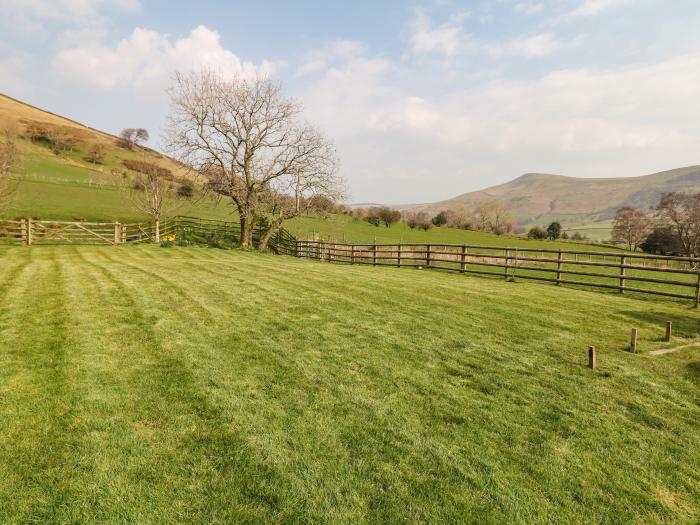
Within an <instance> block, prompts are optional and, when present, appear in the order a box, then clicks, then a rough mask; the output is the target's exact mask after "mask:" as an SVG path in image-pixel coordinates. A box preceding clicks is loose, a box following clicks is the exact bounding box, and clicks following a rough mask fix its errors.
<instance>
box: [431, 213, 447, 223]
mask: <svg viewBox="0 0 700 525" xmlns="http://www.w3.org/2000/svg"><path fill="white" fill-rule="evenodd" d="M431 222H432V223H433V224H434V225H435V226H438V227H440V226H444V225H445V224H447V212H446V211H441V212H440V213H438V214H437V215H436V216H435V217H433V218H432V219H431Z"/></svg>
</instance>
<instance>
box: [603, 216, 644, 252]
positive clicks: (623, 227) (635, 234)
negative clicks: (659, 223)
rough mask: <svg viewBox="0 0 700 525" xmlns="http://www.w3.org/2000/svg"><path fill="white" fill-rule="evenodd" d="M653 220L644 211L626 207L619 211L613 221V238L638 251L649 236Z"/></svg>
mask: <svg viewBox="0 0 700 525" xmlns="http://www.w3.org/2000/svg"><path fill="white" fill-rule="evenodd" d="M650 228H651V220H650V219H649V217H648V216H647V214H646V213H644V212H643V211H642V210H640V209H638V208H632V207H630V206H625V207H624V208H620V209H619V210H617V213H616V214H615V218H614V219H613V229H612V238H613V241H615V242H620V243H624V244H626V245H627V248H628V249H629V250H632V251H636V250H637V248H638V247H639V245H640V244H641V243H642V242H643V241H644V239H646V237H647V235H649V230H650Z"/></svg>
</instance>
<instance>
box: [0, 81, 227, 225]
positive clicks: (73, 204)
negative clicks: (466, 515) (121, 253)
mask: <svg viewBox="0 0 700 525" xmlns="http://www.w3.org/2000/svg"><path fill="white" fill-rule="evenodd" d="M37 123H39V124H41V125H43V126H50V127H53V128H52V129H59V130H61V132H62V133H64V134H67V135H69V136H71V137H72V139H73V140H74V141H75V144H74V145H73V147H72V148H71V149H68V150H65V151H63V150H62V151H59V153H58V154H56V153H54V151H52V148H51V147H50V145H49V144H47V143H46V142H45V141H38V142H32V141H31V140H29V139H28V137H27V129H28V128H29V127H30V126H31V125H36V124H37ZM0 130H10V131H11V132H12V133H13V134H14V135H15V136H16V137H17V143H18V146H19V149H20V152H21V163H20V164H19V165H18V166H17V167H16V168H15V170H14V172H13V174H12V175H13V177H14V178H16V179H17V180H18V183H19V186H18V190H17V193H16V194H15V195H14V198H13V200H12V201H11V202H10V204H9V207H7V208H5V209H2V210H0V218H12V217H26V216H30V217H40V218H45V219H56V220H59V219H66V220H72V219H74V218H84V219H86V220H95V221H101V220H104V221H111V220H114V219H119V220H122V221H138V220H143V219H144V218H145V217H144V215H143V214H141V213H139V212H137V211H136V210H135V209H134V208H133V206H132V205H131V203H130V201H129V200H128V198H127V193H126V192H125V191H124V190H123V187H124V186H125V185H126V186H128V177H129V174H130V172H129V170H128V169H127V168H126V167H125V166H124V164H123V161H125V160H145V161H147V162H151V163H153V164H156V165H158V166H161V167H163V168H166V169H169V170H170V171H171V172H172V173H173V175H174V176H175V177H176V178H178V177H186V176H187V173H186V172H185V170H183V169H182V167H181V166H180V165H179V164H177V163H176V162H174V161H173V160H171V159H169V158H168V157H166V156H163V155H161V154H159V153H157V152H155V151H153V150H149V149H147V148H137V149H136V150H135V151H129V150H127V149H125V148H122V147H120V146H119V144H118V140H117V138H116V137H113V136H111V135H108V134H105V133H102V132H100V131H97V130H94V129H92V128H88V127H86V126H84V125H82V124H79V123H77V122H74V121H71V120H68V119H65V118H63V117H59V116H57V115H54V114H51V113H48V112H45V111H43V110H40V109H37V108H34V107H32V106H28V105H26V104H23V103H21V102H19V101H16V100H14V99H11V98H8V97H5V96H3V95H0ZM94 144H101V145H102V146H104V148H105V153H106V157H105V159H104V161H103V162H101V163H99V164H94V163H91V162H88V161H87V160H86V157H87V153H88V150H89V149H90V147H91V146H93V145H94ZM124 177H127V182H125V181H124ZM178 212H179V213H183V214H197V215H199V216H202V217H211V218H229V217H230V215H231V214H230V209H229V208H228V207H224V206H221V207H217V206H215V203H214V202H213V201H212V200H211V199H204V200H201V201H199V199H198V196H195V198H193V199H191V200H189V201H185V202H183V205H182V207H181V208H180V209H179V210H178Z"/></svg>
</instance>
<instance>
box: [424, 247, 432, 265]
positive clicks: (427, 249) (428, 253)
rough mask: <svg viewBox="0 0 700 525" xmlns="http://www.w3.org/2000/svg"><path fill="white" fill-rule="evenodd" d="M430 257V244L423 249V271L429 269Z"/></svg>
mask: <svg viewBox="0 0 700 525" xmlns="http://www.w3.org/2000/svg"><path fill="white" fill-rule="evenodd" d="M430 263H431V257H430V244H428V246H426V248H425V269H426V270H429V269H430Z"/></svg>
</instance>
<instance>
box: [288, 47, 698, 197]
mask: <svg viewBox="0 0 700 525" xmlns="http://www.w3.org/2000/svg"><path fill="white" fill-rule="evenodd" d="M372 64H374V65H373V66H372ZM422 74H425V72H423V73H422ZM410 75H411V73H410V69H407V68H406V65H405V63H403V64H402V65H401V66H395V65H392V64H391V63H386V62H384V61H381V60H380V61H379V62H378V63H375V62H374V61H373V60H372V59H369V58H357V57H355V58H353V59H351V60H350V61H348V62H347V63H346V64H345V65H344V66H343V67H333V68H330V69H329V70H327V71H326V72H325V74H324V75H323V76H322V78H321V79H320V81H319V82H317V83H314V84H313V85H312V86H310V88H309V89H307V90H306V91H305V92H304V94H303V95H302V97H301V98H302V99H303V101H304V103H305V105H306V107H307V110H308V114H309V115H310V116H311V117H312V121H314V122H317V123H319V124H320V125H321V126H322V127H323V128H324V129H325V130H327V132H329V134H330V135H331V136H333V137H335V138H336V140H337V144H338V148H339V152H340V154H341V157H342V159H343V170H344V173H345V174H346V175H348V176H351V177H352V180H353V183H354V188H355V191H356V192H359V194H357V193H356V195H355V197H356V198H359V199H365V200H366V199H369V198H371V197H372V195H375V199H376V198H379V199H382V200H384V201H386V202H393V203H399V202H402V201H406V200H410V199H415V197H410V196H409V195H415V194H416V193H415V192H416V188H422V190H418V191H426V192H428V194H429V195H426V196H425V197H424V198H423V199H422V200H430V199H435V198H441V197H447V196H449V195H450V194H454V193H456V191H455V188H458V187H461V188H465V189H469V188H472V189H477V188H478V187H484V186H486V185H489V184H490V183H495V182H500V181H503V180H504V179H508V178H512V177H514V176H517V175H519V174H521V173H523V172H526V171H548V172H559V173H563V174H569V175H576V176H616V175H633V174H636V175H640V174H643V173H651V172H653V171H655V170H661V169H666V168H672V167H677V166H680V165H684V164H692V163H697V151H700V121H698V122H696V121H694V120H693V119H689V118H687V115H695V114H700V98H698V97H697V96H696V93H695V89H694V86H697V85H700V54H688V55H684V56H679V57H675V58H671V59H668V60H664V61H659V62H657V63H651V64H637V65H631V66H628V67H625V68H614V69H563V70H558V71H554V72H551V73H549V74H545V75H543V76H541V77H540V78H536V79H533V80H528V81H512V80H508V79H506V78H504V77H503V76H501V75H500V74H499V73H498V72H490V74H484V75H473V76H470V77H469V78H468V80H467V81H463V82H460V83H457V84H454V85H452V86H451V87H450V86H443V88H442V89H441V90H440V91H441V95H440V96H437V95H426V94H423V93H422V94H420V95H419V94H418V93H417V92H416V89H415V87H416V86H421V83H422V82H421V78H420V74H419V76H418V77H410ZM465 78H466V77H465ZM409 79H410V80H409ZM411 86H414V87H413V88H412V87H411ZM436 173H440V174H441V175H440V177H438V178H435V174H436ZM468 174H471V175H472V176H474V178H467V177H468ZM496 176H498V177H499V178H498V179H495V180H493V179H491V180H490V179H489V177H496ZM409 181H410V182H409ZM465 181H470V182H469V184H470V186H466V187H465V186H464V184H465ZM409 186H410V187H412V188H413V189H410V190H409V189H408V187H409ZM404 187H406V188H407V189H406V191H405V192H403V193H402V191H403V190H402V188H404ZM377 194H379V195H381V196H380V197H376V195H377Z"/></svg>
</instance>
